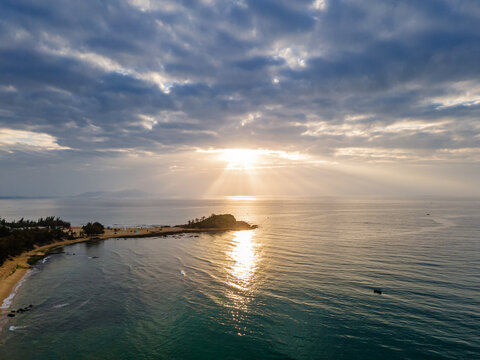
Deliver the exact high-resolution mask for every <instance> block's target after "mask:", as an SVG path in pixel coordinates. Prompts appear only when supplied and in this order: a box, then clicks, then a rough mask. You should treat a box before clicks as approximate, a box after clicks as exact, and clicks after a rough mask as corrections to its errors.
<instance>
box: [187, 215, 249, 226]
mask: <svg viewBox="0 0 480 360" xmlns="http://www.w3.org/2000/svg"><path fill="white" fill-rule="evenodd" d="M182 227H185V228H187V229H229V230H250V229H255V228H256V227H257V226H256V225H250V224H248V223H246V222H245V221H237V220H236V219H235V217H234V216H233V215H231V214H222V215H215V214H212V215H210V216H209V217H208V218H206V217H202V218H200V219H195V220H190V221H188V224H185V225H182Z"/></svg>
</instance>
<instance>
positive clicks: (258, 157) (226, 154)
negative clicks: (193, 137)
mask: <svg viewBox="0 0 480 360" xmlns="http://www.w3.org/2000/svg"><path fill="white" fill-rule="evenodd" d="M197 152H199V153H207V154H213V155H214V159H215V160H217V161H219V162H222V163H224V164H225V169H226V170H243V171H244V170H253V169H261V168H274V167H282V166H286V165H292V163H295V162H297V163H298V162H305V161H310V160H311V159H310V156H308V155H306V154H301V153H299V152H287V151H282V150H269V149H242V148H233V149H209V150H203V149H198V150H197Z"/></svg>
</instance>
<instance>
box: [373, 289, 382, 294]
mask: <svg viewBox="0 0 480 360" xmlns="http://www.w3.org/2000/svg"><path fill="white" fill-rule="evenodd" d="M373 293H374V294H378V295H382V290H380V289H373Z"/></svg>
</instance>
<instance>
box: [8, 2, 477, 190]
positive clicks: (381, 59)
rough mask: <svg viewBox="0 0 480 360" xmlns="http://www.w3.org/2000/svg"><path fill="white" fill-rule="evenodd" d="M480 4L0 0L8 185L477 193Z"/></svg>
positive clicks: (11, 187) (19, 187)
mask: <svg viewBox="0 0 480 360" xmlns="http://www.w3.org/2000/svg"><path fill="white" fill-rule="evenodd" d="M479 116H480V2H478V0H463V1H454V0H422V1H418V0H415V1H414V0H403V1H394V0H368V1H364V0H349V1H343V0H336V1H333V0H332V1H329V0H314V1H312V0H296V1H286V0H238V1H237V0H221V1H217V0H197V1H188V0H183V1H181V0H180V1H169V0H166V1H153V0H126V1H122V0H118V1H93V0H82V1H60V0H42V1H33V0H32V1H29V0H2V1H1V2H0V170H1V171H0V196H68V195H74V194H78V193H82V192H86V191H117V190H124V189H141V190H143V191H147V192H149V193H152V194H155V195H159V196H166V197H217V196H228V195H238V196H241V195H245V196H250V195H252V196H253V195H259V196H351V195H359V196H363V195H374V196H397V195H398V196H420V195H432V196H467V197H468V196H472V197H473V196H480V186H479V183H480V166H479V165H480V122H479Z"/></svg>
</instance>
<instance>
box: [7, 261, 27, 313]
mask: <svg viewBox="0 0 480 360" xmlns="http://www.w3.org/2000/svg"><path fill="white" fill-rule="evenodd" d="M32 274H33V270H31V269H29V270H27V272H26V273H25V275H23V277H22V278H21V279H20V281H19V282H17V283H16V284H15V286H14V287H13V289H12V291H11V293H10V295H8V297H7V298H6V299H5V300H3V304H2V306H0V309H2V310H6V309H8V308H9V307H10V306H11V305H12V302H13V299H14V298H15V295H17V292H18V289H20V286H22V284H23V283H24V282H25V281H26V280H27V279H28V278H29V277H30V275H32Z"/></svg>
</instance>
